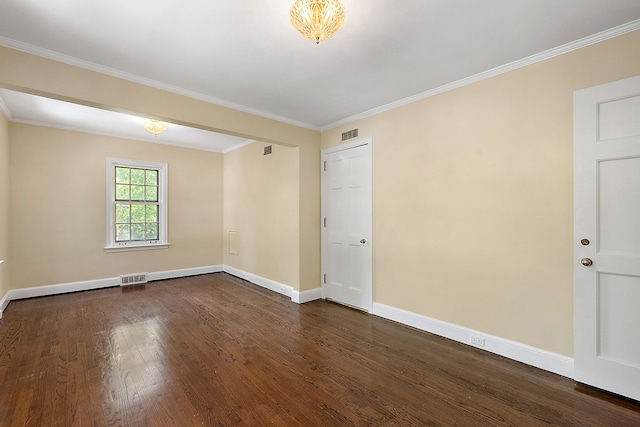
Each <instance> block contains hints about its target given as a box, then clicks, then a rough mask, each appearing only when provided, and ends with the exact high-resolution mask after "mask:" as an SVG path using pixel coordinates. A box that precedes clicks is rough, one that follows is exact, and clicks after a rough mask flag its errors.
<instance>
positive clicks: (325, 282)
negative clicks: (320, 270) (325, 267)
mask: <svg viewBox="0 0 640 427" xmlns="http://www.w3.org/2000/svg"><path fill="white" fill-rule="evenodd" d="M323 280H324V284H325V285H326V284H327V275H326V274H325V275H324V278H323Z"/></svg>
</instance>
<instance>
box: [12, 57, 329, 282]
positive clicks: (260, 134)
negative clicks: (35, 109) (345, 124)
mask: <svg viewBox="0 0 640 427" xmlns="http://www.w3.org/2000/svg"><path fill="white" fill-rule="evenodd" d="M0 87H5V88H9V89H14V90H19V91H24V92H27V93H32V94H39V95H43V96H47V97H51V98H54V99H61V100H67V101H72V102H76V103H78V104H83V105H90V106H95V107H99V108H104V109H109V110H114V111H121V112H127V113H132V114H138V115H143V116H148V117H156V118H159V119H163V120H166V121H168V122H172V123H177V124H182V125H186V126H193V127H196V128H201V129H207V130H214V131H219V132H223V133H228V134H232V135H237V136H243V137H247V138H249V139H254V140H258V141H268V142H273V143H277V144H283V145H289V146H297V147H299V166H300V173H299V176H300V179H299V204H300V205H299V209H300V212H301V215H300V216H299V224H298V227H299V248H300V254H301V255H300V259H299V266H298V268H299V272H300V280H299V282H300V290H308V289H315V288H317V287H319V286H320V155H319V150H320V132H317V131H314V130H310V129H305V128H302V127H299V126H294V125H290V124H286V123H282V122H278V121H275V120H271V119H267V118H264V117H259V116H255V115H252V114H248V113H243V112H240V111H237V110H232V109H230V108H226V107H221V106H219V105H214V104H210V103H207V102H204V101H200V100H197V99H193V98H189V97H186V96H183V95H178V94H175V93H170V92H166V91H162V90H159V89H155V88H152V87H149V86H144V85H141V84H137V83H133V82H130V81H126V80H122V79H118V78H115V77H110V76H106V75H103V74H100V73H97V72H93V71H89V70H84V69H81V68H78V67H74V66H70V65H66V64H62V63H59V62H55V61H52V60H49V59H45V58H41V57H37V56H34V55H30V54H27V53H24V52H19V51H17V50H13V49H9V48H6V47H2V46H0Z"/></svg>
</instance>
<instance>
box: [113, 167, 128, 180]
mask: <svg viewBox="0 0 640 427" xmlns="http://www.w3.org/2000/svg"><path fill="white" fill-rule="evenodd" d="M116 183H117V184H128V183H129V168H122V167H117V166H116Z"/></svg>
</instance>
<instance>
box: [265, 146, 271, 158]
mask: <svg viewBox="0 0 640 427" xmlns="http://www.w3.org/2000/svg"><path fill="white" fill-rule="evenodd" d="M272 147H273V145H267V146H266V147H264V155H265V156H266V155H267V154H271V150H272Z"/></svg>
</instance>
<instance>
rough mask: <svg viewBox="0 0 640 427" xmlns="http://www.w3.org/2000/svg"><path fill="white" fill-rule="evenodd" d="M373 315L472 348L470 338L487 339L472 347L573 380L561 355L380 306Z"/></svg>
mask: <svg viewBox="0 0 640 427" xmlns="http://www.w3.org/2000/svg"><path fill="white" fill-rule="evenodd" d="M373 314H375V315H376V316H380V317H383V318H385V319H389V320H393V321H394V322H398V323H402V324H404V325H408V326H412V327H414V328H417V329H420V330H423V331H427V332H431V333H433V334H435V335H439V336H441V337H445V338H449V339H451V340H454V341H458V342H460V343H462V344H467V345H472V344H471V343H470V337H471V335H474V336H477V337H479V338H481V339H484V343H485V345H484V347H481V346H477V345H472V346H473V347H476V348H479V349H481V350H486V351H488V352H491V353H495V354H499V355H500V356H504V357H506V358H509V359H512V360H516V361H518V362H522V363H525V364H527V365H531V366H535V367H536V368H540V369H544V370H545V371H549V372H553V373H554V374H558V375H562V376H565V377H568V378H573V358H570V357H567V356H563V355H561V354H556V353H552V352H549V351H546V350H542V349H539V348H536V347H532V346H529V345H526V344H521V343H518V342H515V341H510V340H507V339H504V338H500V337H496V336H493V335H489V334H485V333H483V332H478V331H474V330H473V329H468V328H465V327H462V326H458V325H454V324H452V323H447V322H443V321H441V320H437V319H433V318H430V317H427V316H423V315H420V314H417V313H413V312H410V311H406V310H402V309H399V308H395V307H390V306H388V305H384V304H380V303H374V304H373Z"/></svg>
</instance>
